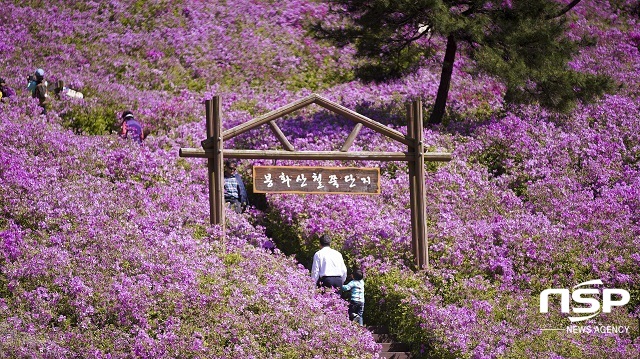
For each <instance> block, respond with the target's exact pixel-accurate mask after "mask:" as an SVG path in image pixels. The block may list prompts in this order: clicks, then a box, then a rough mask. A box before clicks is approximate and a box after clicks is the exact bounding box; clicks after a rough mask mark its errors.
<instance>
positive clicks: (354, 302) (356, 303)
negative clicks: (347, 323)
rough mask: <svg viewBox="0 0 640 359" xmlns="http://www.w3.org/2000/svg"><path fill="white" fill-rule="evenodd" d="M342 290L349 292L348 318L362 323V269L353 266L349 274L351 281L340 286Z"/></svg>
mask: <svg viewBox="0 0 640 359" xmlns="http://www.w3.org/2000/svg"><path fill="white" fill-rule="evenodd" d="M340 289H342V290H343V291H345V292H347V291H349V292H351V298H350V300H349V320H353V321H355V322H358V324H360V325H363V324H362V315H363V313H364V275H363V274H362V270H360V269H359V268H355V269H354V270H353V273H352V274H351V281H350V282H349V283H347V284H345V285H343V286H342V288H340Z"/></svg>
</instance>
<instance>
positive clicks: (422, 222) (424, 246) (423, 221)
mask: <svg viewBox="0 0 640 359" xmlns="http://www.w3.org/2000/svg"><path fill="white" fill-rule="evenodd" d="M413 114H414V122H413V123H414V128H413V131H414V136H413V138H414V141H415V145H414V149H415V151H416V159H415V161H414V174H415V182H416V183H415V201H416V212H417V213H416V230H417V231H418V234H417V237H418V243H417V244H418V248H417V251H418V258H419V259H418V269H422V268H423V267H424V268H428V267H429V244H428V239H427V213H426V212H427V211H426V203H425V190H424V177H425V170H424V140H423V134H422V128H423V127H422V124H423V114H422V101H421V100H419V99H418V100H416V101H414V102H413Z"/></svg>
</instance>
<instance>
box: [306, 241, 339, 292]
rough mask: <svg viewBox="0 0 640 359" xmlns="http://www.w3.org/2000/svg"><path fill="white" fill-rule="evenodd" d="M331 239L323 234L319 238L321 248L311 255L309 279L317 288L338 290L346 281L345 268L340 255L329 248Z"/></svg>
mask: <svg viewBox="0 0 640 359" xmlns="http://www.w3.org/2000/svg"><path fill="white" fill-rule="evenodd" d="M330 245H331V237H329V235H327V234H323V235H322V236H321V237H320V246H321V247H322V248H321V249H320V250H319V251H317V252H316V253H315V254H314V255H313V264H312V266H311V278H313V280H314V281H315V282H316V284H317V285H318V287H325V288H334V289H339V288H340V287H342V284H343V283H344V281H345V279H347V267H346V266H345V264H344V260H343V259H342V254H340V252H338V251H336V250H335V249H333V248H331V247H330Z"/></svg>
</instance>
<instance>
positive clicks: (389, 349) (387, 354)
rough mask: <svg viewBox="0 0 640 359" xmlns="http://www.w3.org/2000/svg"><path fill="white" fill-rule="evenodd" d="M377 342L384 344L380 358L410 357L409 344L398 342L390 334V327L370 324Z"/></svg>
mask: <svg viewBox="0 0 640 359" xmlns="http://www.w3.org/2000/svg"><path fill="white" fill-rule="evenodd" d="M367 329H369V331H371V333H373V338H374V339H375V341H376V343H379V344H381V345H382V350H381V352H380V358H386V359H410V358H411V353H410V352H409V346H408V345H406V344H403V343H399V342H396V341H395V340H394V339H393V337H391V335H390V334H389V329H388V328H386V327H383V326H369V327H367Z"/></svg>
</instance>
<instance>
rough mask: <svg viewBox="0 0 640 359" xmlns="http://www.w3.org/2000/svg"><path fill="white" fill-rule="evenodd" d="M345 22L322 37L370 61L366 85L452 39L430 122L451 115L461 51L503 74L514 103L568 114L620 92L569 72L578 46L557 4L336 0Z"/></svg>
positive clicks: (328, 27) (540, 0)
mask: <svg viewBox="0 0 640 359" xmlns="http://www.w3.org/2000/svg"><path fill="white" fill-rule="evenodd" d="M328 2H329V3H330V4H331V12H332V15H338V16H337V19H338V20H337V21H333V22H332V21H325V22H322V23H318V24H316V26H315V27H314V30H315V33H316V34H317V36H319V37H321V38H325V39H329V40H332V41H333V42H334V43H335V44H337V45H338V46H344V45H347V44H350V43H351V44H354V46H355V49H356V56H357V57H358V58H359V59H360V60H362V61H361V63H360V64H359V65H358V68H357V70H356V74H357V75H358V76H359V77H360V78H361V79H363V80H366V81H384V80H387V79H390V78H398V77H401V76H403V75H406V74H407V73H410V72H412V71H414V70H416V69H417V68H418V67H419V66H420V65H421V61H422V60H423V59H425V58H427V57H429V56H433V55H434V53H435V49H434V48H432V46H433V45H434V44H435V43H437V42H434V41H428V38H429V37H430V36H432V35H439V36H443V37H445V38H446V39H447V46H446V50H445V52H446V53H445V59H444V61H443V68H442V75H441V79H440V87H439V90H438V94H437V97H436V101H435V104H434V109H433V111H432V114H431V118H430V120H429V122H430V123H440V122H441V121H442V118H443V116H444V111H445V107H446V100H447V96H448V92H449V85H450V82H451V75H452V69H453V62H454V61H455V55H456V53H457V52H458V51H463V52H464V53H465V54H467V55H468V56H469V57H470V58H471V59H473V60H475V68H472V69H470V71H477V72H484V73H488V74H491V75H493V76H497V77H498V78H500V79H501V80H502V81H503V82H504V83H505V85H506V87H507V91H506V93H505V101H506V102H507V103H515V104H521V103H534V102H537V103H539V104H541V105H542V106H544V107H546V108H549V109H552V110H557V111H568V110H570V109H572V108H573V107H574V106H575V104H576V102H577V101H580V100H581V101H590V100H592V99H593V98H595V97H596V96H598V95H600V94H602V93H604V92H606V91H608V90H610V89H612V82H611V80H610V79H609V78H607V77H605V76H602V75H595V74H587V73H579V72H576V71H574V70H572V69H571V68H570V67H569V66H568V61H569V60H571V58H572V56H573V55H574V54H575V53H576V51H577V50H578V42H574V41H571V40H569V39H567V38H566V37H565V36H564V33H565V30H566V28H567V23H568V19H567V14H568V13H570V10H571V8H572V7H573V6H575V5H577V4H578V2H579V0H575V1H574V2H572V3H570V4H568V5H565V6H564V7H563V6H562V5H561V4H559V3H557V2H555V1H551V0H511V1H510V0H500V1H497V0H496V1H484V0H470V1H459V0H458V1H446V0H445V1H442V0H399V1H390V0H368V1H362V0H359V1H358V0H328Z"/></svg>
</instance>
